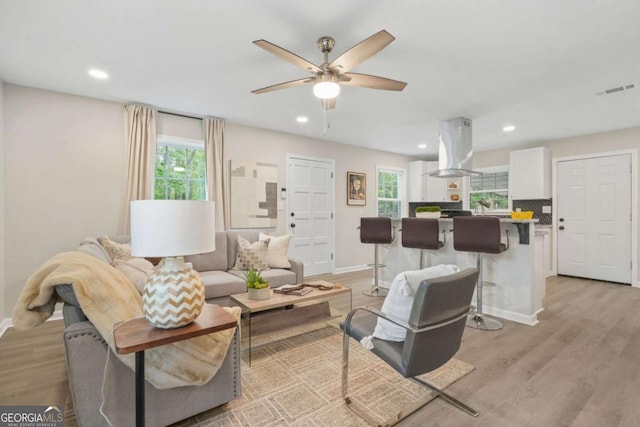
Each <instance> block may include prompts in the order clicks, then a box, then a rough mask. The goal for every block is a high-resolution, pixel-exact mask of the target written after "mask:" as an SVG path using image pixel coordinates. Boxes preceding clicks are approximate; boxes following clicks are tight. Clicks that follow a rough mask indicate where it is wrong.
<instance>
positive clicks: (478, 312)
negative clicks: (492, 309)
mask: <svg viewBox="0 0 640 427" xmlns="http://www.w3.org/2000/svg"><path fill="white" fill-rule="evenodd" d="M477 264H478V267H477V268H478V271H479V275H478V284H477V285H476V301H477V303H476V309H475V312H472V313H470V314H469V316H468V317H467V326H468V327H470V328H473V329H480V330H482V331H498V330H500V329H502V323H500V322H499V321H498V320H496V319H492V318H490V317H486V316H485V315H484V313H483V311H482V287H483V285H484V283H485V282H484V281H483V280H482V279H483V277H482V254H480V253H478V261H477Z"/></svg>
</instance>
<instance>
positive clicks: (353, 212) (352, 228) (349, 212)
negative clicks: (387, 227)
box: [225, 122, 409, 269]
mask: <svg viewBox="0 0 640 427" xmlns="http://www.w3.org/2000/svg"><path fill="white" fill-rule="evenodd" d="M329 132H331V131H329ZM225 144H226V146H227V157H228V158H229V159H245V160H260V161H264V162H267V163H274V164H277V165H278V188H282V187H286V186H287V176H286V172H287V162H286V161H287V154H297V155H306V156H311V157H321V158H326V159H330V160H335V165H336V174H335V195H336V201H335V208H336V210H335V234H336V253H335V260H336V263H335V266H336V268H337V269H339V268H345V267H351V266H359V265H364V264H368V263H371V262H373V247H372V246H373V245H366V246H363V245H362V244H361V243H360V235H359V231H358V230H357V227H358V226H359V225H360V217H361V216H374V215H375V214H376V204H375V198H376V189H375V183H376V165H382V166H391V167H396V168H401V169H407V168H408V164H409V158H408V157H406V156H401V155H397V154H391V153H387V152H383V151H375V150H366V149H363V148H358V147H355V146H351V145H344V144H337V143H333V142H328V141H325V140H321V139H314V138H305V137H301V136H297V135H291V134H286V133H282V132H274V131H268V130H265V129H258V128H253V127H249V126H243V125H239V124H234V123H228V122H227V123H226V124H225ZM347 171H352V172H364V173H366V174H367V186H366V191H367V204H366V206H347V184H346V180H347ZM285 214H286V211H278V228H277V230H276V233H277V234H284V233H287V232H288V229H287V218H286V217H285V216H286V215H285Z"/></svg>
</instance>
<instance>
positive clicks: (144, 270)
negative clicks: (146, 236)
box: [113, 258, 154, 295]
mask: <svg viewBox="0 0 640 427" xmlns="http://www.w3.org/2000/svg"><path fill="white" fill-rule="evenodd" d="M113 265H114V267H115V268H117V269H118V270H120V271H122V272H123V273H124V274H125V275H126V276H127V277H128V278H129V280H131V281H132V282H133V284H134V285H135V287H136V289H137V290H138V292H140V295H142V293H143V292H144V284H145V283H147V279H148V278H149V275H150V274H151V273H153V269H154V266H153V264H151V262H149V261H147V260H146V259H144V258H131V259H129V260H123V259H116V260H114V261H113Z"/></svg>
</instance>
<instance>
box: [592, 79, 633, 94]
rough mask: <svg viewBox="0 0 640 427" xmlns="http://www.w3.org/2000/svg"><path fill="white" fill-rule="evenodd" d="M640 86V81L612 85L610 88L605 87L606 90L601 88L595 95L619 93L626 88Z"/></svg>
mask: <svg viewBox="0 0 640 427" xmlns="http://www.w3.org/2000/svg"><path fill="white" fill-rule="evenodd" d="M638 86H640V83H638V82H634V83H627V84H625V85H622V86H618V87H612V88H610V89H605V90H600V91H598V92H596V93H595V95H596V96H600V95H611V94H614V93H618V92H624V91H625V90H631V89H636V88H638Z"/></svg>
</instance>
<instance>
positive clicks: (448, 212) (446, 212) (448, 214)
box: [440, 209, 473, 218]
mask: <svg viewBox="0 0 640 427" xmlns="http://www.w3.org/2000/svg"><path fill="white" fill-rule="evenodd" d="M470 215H473V212H471V211H463V210H457V209H443V210H442V212H440V218H453V217H454V216H470Z"/></svg>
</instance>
